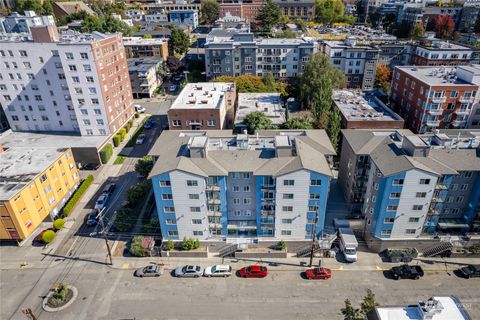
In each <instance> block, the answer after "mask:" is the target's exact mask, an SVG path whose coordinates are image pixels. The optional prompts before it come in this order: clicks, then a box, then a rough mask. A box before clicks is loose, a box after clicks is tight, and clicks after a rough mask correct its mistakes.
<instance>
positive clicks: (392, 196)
mask: <svg viewBox="0 0 480 320" xmlns="http://www.w3.org/2000/svg"><path fill="white" fill-rule="evenodd" d="M401 195H402V194H401V193H400V192H392V193H390V199H400V196H401Z"/></svg>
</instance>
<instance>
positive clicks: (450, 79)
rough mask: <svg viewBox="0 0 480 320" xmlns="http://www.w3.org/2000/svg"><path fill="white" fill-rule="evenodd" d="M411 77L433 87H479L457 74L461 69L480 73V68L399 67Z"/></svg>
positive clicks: (473, 66)
mask: <svg viewBox="0 0 480 320" xmlns="http://www.w3.org/2000/svg"><path fill="white" fill-rule="evenodd" d="M397 68H398V69H400V70H402V71H404V72H405V73H407V74H409V75H410V76H412V77H414V78H417V79H418V80H420V81H422V82H424V83H426V84H429V85H432V86H447V85H448V86H465V85H472V86H478V84H474V83H472V82H469V81H465V80H463V79H462V78H460V77H459V73H458V72H457V71H458V70H459V69H463V70H465V71H467V72H474V70H476V73H478V72H480V66H478V65H471V66H465V67H464V66H459V67H441V66H421V67H420V66H409V67H397Z"/></svg>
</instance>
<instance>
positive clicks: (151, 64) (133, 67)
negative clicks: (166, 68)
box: [127, 58, 160, 72]
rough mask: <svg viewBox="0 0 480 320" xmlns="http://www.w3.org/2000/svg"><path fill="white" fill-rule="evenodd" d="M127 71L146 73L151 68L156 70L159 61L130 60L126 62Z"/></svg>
mask: <svg viewBox="0 0 480 320" xmlns="http://www.w3.org/2000/svg"><path fill="white" fill-rule="evenodd" d="M127 63H128V71H129V72H132V71H136V72H147V71H148V70H150V69H151V68H156V67H157V65H159V64H160V61H159V60H154V59H144V58H132V59H128V60H127Z"/></svg>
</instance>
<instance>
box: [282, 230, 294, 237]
mask: <svg viewBox="0 0 480 320" xmlns="http://www.w3.org/2000/svg"><path fill="white" fill-rule="evenodd" d="M291 235H292V230H282V236H291Z"/></svg>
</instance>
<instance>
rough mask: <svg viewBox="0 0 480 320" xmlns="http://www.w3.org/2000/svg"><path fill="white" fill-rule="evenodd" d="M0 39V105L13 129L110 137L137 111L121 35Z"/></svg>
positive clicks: (53, 33) (38, 33)
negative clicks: (134, 106)
mask: <svg viewBox="0 0 480 320" xmlns="http://www.w3.org/2000/svg"><path fill="white" fill-rule="evenodd" d="M31 30H32V36H31V37H30V36H28V35H25V34H22V35H12V34H10V35H4V36H1V37H0V57H1V59H0V60H1V63H0V105H1V107H2V108H3V110H4V111H5V114H6V116H7V119H8V122H9V123H10V126H11V128H12V130H13V131H30V132H32V131H34V132H52V131H53V132H71V133H73V134H80V135H99V136H109V135H111V134H113V133H115V132H116V131H117V130H119V129H120V128H121V127H122V126H123V124H124V123H125V122H126V121H128V120H129V119H130V118H131V117H132V116H133V114H134V110H133V99H132V93H131V87H130V80H129V77H128V67H127V61H126V57H125V50H124V48H123V43H122V36H121V35H120V34H110V35H109V34H101V33H98V32H94V33H92V34H79V33H75V32H66V33H63V34H62V35H59V34H58V32H57V30H56V28H55V27H54V26H49V27H35V28H32V29H31Z"/></svg>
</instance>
